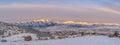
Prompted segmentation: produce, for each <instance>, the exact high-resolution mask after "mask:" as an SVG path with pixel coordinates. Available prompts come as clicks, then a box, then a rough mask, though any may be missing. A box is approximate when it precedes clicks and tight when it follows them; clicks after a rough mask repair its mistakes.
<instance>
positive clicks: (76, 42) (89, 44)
mask: <svg viewBox="0 0 120 45" xmlns="http://www.w3.org/2000/svg"><path fill="white" fill-rule="evenodd" d="M0 45H120V39H119V38H109V37H105V36H84V37H76V38H67V39H58V40H41V41H30V42H25V41H19V42H0Z"/></svg>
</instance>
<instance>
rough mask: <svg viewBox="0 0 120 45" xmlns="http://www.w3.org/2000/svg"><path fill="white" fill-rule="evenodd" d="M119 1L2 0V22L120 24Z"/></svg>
mask: <svg viewBox="0 0 120 45" xmlns="http://www.w3.org/2000/svg"><path fill="white" fill-rule="evenodd" d="M119 2H120V1H119V0H74V1H73V0H15V1H13V0H9V1H5V0H1V1H0V19H1V20H0V21H5V22H17V21H21V20H31V19H42V18H43V19H44V18H47V19H52V20H75V21H87V22H113V23H114V22H115V23H116V22H117V23H120V21H119V18H120V9H119V8H120V5H119Z"/></svg>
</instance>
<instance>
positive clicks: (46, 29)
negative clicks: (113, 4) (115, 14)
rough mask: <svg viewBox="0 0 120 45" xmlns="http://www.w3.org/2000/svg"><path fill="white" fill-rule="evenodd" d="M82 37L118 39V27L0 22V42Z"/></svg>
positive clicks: (69, 23)
mask: <svg viewBox="0 0 120 45" xmlns="http://www.w3.org/2000/svg"><path fill="white" fill-rule="evenodd" d="M83 36H107V37H116V38H120V25H119V24H112V23H87V22H74V21H66V22H59V21H51V20H32V21H23V22H18V23H14V24H9V23H4V22H0V41H2V42H6V41H8V42H16V41H26V40H27V41H30V40H34V41H36V40H52V39H65V38H75V37H83ZM26 37H27V38H26ZM31 38H32V39H31Z"/></svg>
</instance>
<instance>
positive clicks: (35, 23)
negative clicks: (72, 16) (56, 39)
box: [15, 19, 120, 29]
mask: <svg viewBox="0 0 120 45" xmlns="http://www.w3.org/2000/svg"><path fill="white" fill-rule="evenodd" d="M15 25H16V26H23V27H28V28H48V27H52V26H54V27H55V26H61V27H67V28H108V29H120V25H119V24H117V23H88V22H74V21H65V22H59V21H51V20H48V19H45V20H44V19H42V20H31V21H22V22H19V23H16V24H15Z"/></svg>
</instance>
